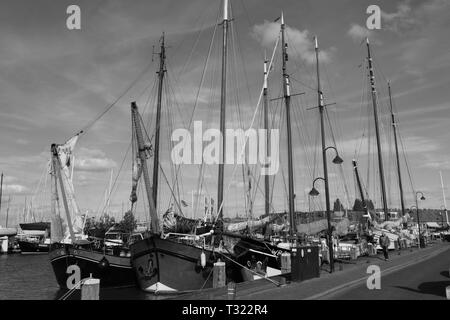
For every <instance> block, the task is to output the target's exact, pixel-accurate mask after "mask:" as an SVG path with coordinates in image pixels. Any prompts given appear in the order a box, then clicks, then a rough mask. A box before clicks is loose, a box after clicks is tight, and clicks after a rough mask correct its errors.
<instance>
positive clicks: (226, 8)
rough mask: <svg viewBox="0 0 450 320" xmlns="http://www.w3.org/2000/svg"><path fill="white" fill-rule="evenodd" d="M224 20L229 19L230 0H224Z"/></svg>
mask: <svg viewBox="0 0 450 320" xmlns="http://www.w3.org/2000/svg"><path fill="white" fill-rule="evenodd" d="M223 20H224V21H225V20H228V0H223Z"/></svg>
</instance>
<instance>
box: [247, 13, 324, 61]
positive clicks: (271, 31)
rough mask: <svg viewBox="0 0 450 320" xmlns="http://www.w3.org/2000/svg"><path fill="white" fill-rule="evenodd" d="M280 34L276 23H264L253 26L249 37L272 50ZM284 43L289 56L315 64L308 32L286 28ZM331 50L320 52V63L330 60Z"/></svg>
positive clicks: (312, 43)
mask: <svg viewBox="0 0 450 320" xmlns="http://www.w3.org/2000/svg"><path fill="white" fill-rule="evenodd" d="M279 32H280V24H279V23H277V22H269V21H267V20H266V21H264V23H263V24H257V25H254V26H253V30H252V33H251V36H252V37H253V38H254V39H256V40H257V41H258V42H259V43H260V44H261V45H262V46H263V47H266V48H269V49H272V48H273V46H274V44H275V41H276V39H277V37H278V34H279ZM286 42H287V43H288V46H289V47H288V53H289V55H291V56H294V57H299V58H301V59H303V60H304V61H306V62H307V63H310V64H313V63H315V61H316V60H315V59H316V58H315V52H314V41H313V39H312V36H310V33H309V31H308V30H303V31H302V30H298V29H295V28H291V27H286ZM330 51H332V49H329V50H321V51H320V60H321V62H329V61H330V60H331V53H330Z"/></svg>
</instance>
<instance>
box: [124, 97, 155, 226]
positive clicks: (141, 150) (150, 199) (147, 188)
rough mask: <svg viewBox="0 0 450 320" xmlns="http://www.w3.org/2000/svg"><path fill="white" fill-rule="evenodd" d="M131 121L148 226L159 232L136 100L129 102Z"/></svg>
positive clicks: (146, 148)
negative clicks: (147, 211) (147, 213)
mask: <svg viewBox="0 0 450 320" xmlns="http://www.w3.org/2000/svg"><path fill="white" fill-rule="evenodd" d="M131 121H132V124H133V128H134V131H135V136H136V140H137V147H138V156H139V159H140V161H141V166H142V172H143V174H144V184H145V191H146V193H147V200H148V205H149V209H150V210H149V211H150V213H149V214H150V223H151V225H150V227H151V230H152V232H153V233H159V231H160V227H159V219H158V213H157V211H156V207H155V202H154V199H153V192H152V189H151V186H150V176H149V173H148V167H147V152H148V151H149V147H148V146H146V145H145V143H144V136H143V134H142V127H141V117H140V115H139V111H138V107H137V105H136V102H132V103H131Z"/></svg>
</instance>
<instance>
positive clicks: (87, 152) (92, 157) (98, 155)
mask: <svg viewBox="0 0 450 320" xmlns="http://www.w3.org/2000/svg"><path fill="white" fill-rule="evenodd" d="M114 167H116V162H115V161H114V160H112V159H109V158H107V157H106V156H105V153H104V152H103V151H101V150H98V149H89V148H84V147H83V148H80V150H79V152H78V157H77V156H75V170H77V171H87V172H93V171H96V172H103V171H108V170H110V169H112V168H114Z"/></svg>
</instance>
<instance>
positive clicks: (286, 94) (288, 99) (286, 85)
mask: <svg viewBox="0 0 450 320" xmlns="http://www.w3.org/2000/svg"><path fill="white" fill-rule="evenodd" d="M285 28H286V26H285V24H284V16H283V13H281V47H282V55H283V57H282V60H283V92H284V102H285V105H286V124H287V127H286V129H287V140H288V141H287V143H288V176H289V223H290V226H291V227H290V228H289V234H290V235H291V236H293V235H294V234H295V231H296V226H295V218H294V215H295V207H294V200H295V199H294V169H293V165H292V133H291V90H290V87H289V75H288V74H287V71H286V61H287V58H288V55H287V52H286V51H287V43H286V40H285Z"/></svg>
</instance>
